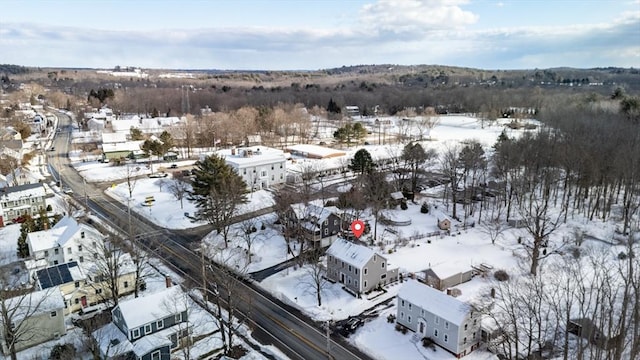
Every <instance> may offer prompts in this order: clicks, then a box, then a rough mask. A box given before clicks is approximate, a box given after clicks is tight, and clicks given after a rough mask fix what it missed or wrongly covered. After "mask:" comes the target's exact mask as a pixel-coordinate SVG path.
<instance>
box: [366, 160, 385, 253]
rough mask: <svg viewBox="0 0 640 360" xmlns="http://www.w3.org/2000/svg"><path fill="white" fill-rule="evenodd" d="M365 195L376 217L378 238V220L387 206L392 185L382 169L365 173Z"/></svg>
mask: <svg viewBox="0 0 640 360" xmlns="http://www.w3.org/2000/svg"><path fill="white" fill-rule="evenodd" d="M364 196H365V199H366V201H367V204H368V205H369V207H371V213H372V215H373V216H374V217H375V222H374V226H373V239H374V241H376V240H377V236H378V221H379V219H380V217H381V216H382V211H383V210H384V209H385V208H386V207H387V204H388V201H389V197H390V196H391V185H390V184H389V183H388V182H387V179H386V175H385V173H384V172H381V171H371V172H369V173H367V174H366V175H365V181H364Z"/></svg>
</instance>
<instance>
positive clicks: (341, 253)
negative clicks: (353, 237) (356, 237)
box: [327, 238, 380, 268]
mask: <svg viewBox="0 0 640 360" xmlns="http://www.w3.org/2000/svg"><path fill="white" fill-rule="evenodd" d="M375 254H376V253H375V251H373V250H371V249H369V248H368V247H366V246H364V245H359V244H356V243H352V242H350V241H347V240H345V239H341V238H339V239H336V241H334V242H333V244H331V246H330V247H329V249H327V255H332V256H333V257H335V258H337V259H338V260H341V261H344V262H346V263H348V264H351V265H353V266H355V267H357V268H361V267H363V266H364V265H366V263H367V262H368V261H369V259H371V257H372V256H373V255H375ZM378 256H380V255H378Z"/></svg>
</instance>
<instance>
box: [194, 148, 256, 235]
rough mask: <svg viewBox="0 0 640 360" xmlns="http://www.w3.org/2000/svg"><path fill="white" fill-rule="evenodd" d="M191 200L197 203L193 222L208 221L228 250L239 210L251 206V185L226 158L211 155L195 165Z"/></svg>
mask: <svg viewBox="0 0 640 360" xmlns="http://www.w3.org/2000/svg"><path fill="white" fill-rule="evenodd" d="M195 170H196V171H195V179H194V180H193V183H192V190H191V191H190V192H189V196H188V199H189V200H191V201H193V202H195V204H196V207H197V211H196V212H195V214H194V216H193V221H194V222H195V221H206V222H208V223H209V224H211V225H213V227H214V228H215V229H216V231H217V232H218V234H220V235H222V237H223V239H224V243H225V245H226V246H228V244H229V243H228V240H229V239H228V237H229V227H230V226H231V223H232V221H233V217H234V216H235V215H236V213H237V210H238V207H239V206H240V205H241V204H243V203H246V202H247V193H248V192H249V191H248V189H247V184H246V183H245V182H244V180H242V177H241V176H240V175H238V174H237V173H236V172H235V170H234V169H233V168H232V167H231V166H229V165H228V164H227V163H226V162H225V161H224V159H223V158H222V157H220V156H218V155H215V154H214V155H211V156H208V157H206V158H204V159H203V160H201V161H198V162H196V164H195Z"/></svg>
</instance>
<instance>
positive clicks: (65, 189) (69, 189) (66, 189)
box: [62, 187, 73, 195]
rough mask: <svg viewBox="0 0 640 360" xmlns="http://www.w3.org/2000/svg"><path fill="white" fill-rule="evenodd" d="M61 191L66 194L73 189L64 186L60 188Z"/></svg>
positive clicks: (70, 192)
mask: <svg viewBox="0 0 640 360" xmlns="http://www.w3.org/2000/svg"><path fill="white" fill-rule="evenodd" d="M62 192H63V193H65V194H68V195H71V194H73V189H71V188H70V187H65V188H63V189H62Z"/></svg>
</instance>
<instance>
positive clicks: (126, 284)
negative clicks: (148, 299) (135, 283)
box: [124, 281, 129, 289]
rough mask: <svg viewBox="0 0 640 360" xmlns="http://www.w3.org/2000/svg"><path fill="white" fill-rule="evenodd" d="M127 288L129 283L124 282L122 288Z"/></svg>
mask: <svg viewBox="0 0 640 360" xmlns="http://www.w3.org/2000/svg"><path fill="white" fill-rule="evenodd" d="M128 287H129V282H128V281H125V282H124V288H125V289H126V288H128Z"/></svg>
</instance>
